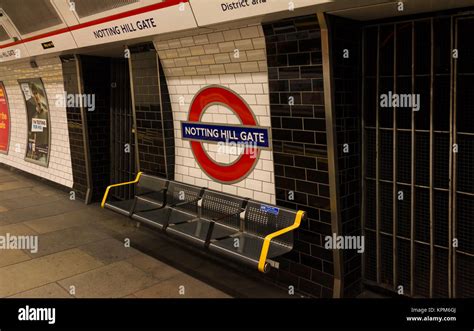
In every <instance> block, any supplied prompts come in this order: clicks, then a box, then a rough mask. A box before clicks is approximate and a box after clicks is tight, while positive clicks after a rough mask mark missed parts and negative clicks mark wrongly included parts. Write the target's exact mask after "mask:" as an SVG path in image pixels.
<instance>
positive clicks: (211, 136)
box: [181, 122, 270, 148]
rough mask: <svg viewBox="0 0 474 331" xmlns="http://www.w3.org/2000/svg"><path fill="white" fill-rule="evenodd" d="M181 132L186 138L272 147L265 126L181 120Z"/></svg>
mask: <svg viewBox="0 0 474 331" xmlns="http://www.w3.org/2000/svg"><path fill="white" fill-rule="evenodd" d="M181 133H182V137H183V139H185V140H195V141H207V142H217V143H219V142H233V143H241V144H249V145H253V146H255V147H259V148H270V137H269V128H265V127H255V126H253V127H250V126H241V125H217V124H211V123H196V122H181Z"/></svg>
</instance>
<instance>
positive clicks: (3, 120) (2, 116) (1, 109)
mask: <svg viewBox="0 0 474 331" xmlns="http://www.w3.org/2000/svg"><path fill="white" fill-rule="evenodd" d="M9 140H10V112H9V110H8V100H7V93H6V91H5V86H4V85H3V83H2V82H0V153H5V154H6V153H8V144H9Z"/></svg>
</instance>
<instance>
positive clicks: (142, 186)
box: [102, 174, 305, 272]
mask: <svg viewBox="0 0 474 331" xmlns="http://www.w3.org/2000/svg"><path fill="white" fill-rule="evenodd" d="M131 183H137V190H136V192H137V194H136V196H135V198H134V199H132V200H127V201H112V202H107V194H108V191H109V189H110V188H113V187H115V186H120V185H128V184H131ZM104 205H105V206H106V207H108V208H110V209H113V210H115V211H117V212H119V213H121V214H124V215H127V216H129V217H132V218H133V219H135V220H137V221H140V222H143V223H147V224H149V225H152V226H154V227H157V228H159V229H161V230H163V231H165V232H166V233H167V234H170V235H173V236H175V237H179V238H182V239H183V240H185V241H188V242H190V243H193V244H194V245H197V246H200V247H203V248H204V247H207V248H209V250H210V251H212V252H215V253H217V254H219V255H222V256H225V257H228V258H230V259H233V260H236V261H239V262H241V263H245V264H247V265H249V266H252V267H257V268H258V270H259V271H261V272H267V271H268V270H269V266H270V265H273V266H276V265H277V264H276V263H273V262H274V261H272V260H270V259H272V258H275V257H278V256H281V255H283V254H285V253H288V252H290V251H291V250H292V249H293V230H294V229H296V228H297V227H298V226H299V225H300V223H301V220H302V219H303V218H304V217H305V213H304V212H303V211H298V212H296V211H292V210H289V209H286V208H280V207H277V206H273V205H267V204H262V203H260V202H257V201H253V200H249V199H246V198H240V197H236V196H233V195H229V194H225V193H221V192H216V191H212V190H207V189H204V188H199V187H196V186H193V185H189V184H184V183H180V182H175V181H169V182H168V181H166V180H164V179H159V178H156V177H152V176H146V175H143V178H141V179H140V174H139V175H138V176H137V179H136V180H135V181H134V182H128V183H123V184H116V185H111V186H109V187H108V188H107V191H106V193H105V195H104V199H103V201H102V206H104Z"/></svg>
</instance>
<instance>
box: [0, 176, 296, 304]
mask: <svg viewBox="0 0 474 331" xmlns="http://www.w3.org/2000/svg"><path fill="white" fill-rule="evenodd" d="M0 236H3V237H4V238H6V237H7V236H38V251H37V252H35V253H33V252H31V250H14V249H0V297H1V298H5V297H13V298H233V297H243V298H245V297H251V298H283V297H289V295H288V293H287V291H285V290H284V289H280V288H278V287H276V286H274V285H273V284H270V283H268V282H265V281H262V280H259V279H258V278H257V277H256V278H254V277H248V276H247V275H246V274H245V273H246V272H247V273H248V270H242V272H240V271H239V270H237V269H235V268H229V267H228V266H226V265H224V264H222V263H219V262H218V261H214V260H210V259H208V258H206V256H202V255H200V254H196V253H195V252H193V250H192V248H190V247H184V246H182V245H179V244H177V243H175V242H172V241H170V240H169V239H168V238H167V237H166V236H164V235H162V234H159V233H156V231H153V230H151V229H148V228H146V227H143V226H140V227H137V226H136V223H135V222H132V221H130V220H128V219H127V218H126V217H123V216H121V215H118V214H115V213H113V212H111V211H109V210H104V209H101V208H100V207H99V205H98V204H91V205H85V204H84V203H83V202H82V201H71V200H70V199H69V194H68V192H66V191H63V190H60V189H58V188H55V187H53V186H51V185H49V184H46V183H44V182H43V181H41V180H38V179H36V178H32V177H30V176H26V175H24V174H23V173H21V172H17V171H14V170H11V169H7V168H4V167H0ZM126 238H128V239H129V240H130V246H131V247H125V245H124V242H125V239H126ZM291 297H293V298H294V297H295V296H294V295H293V296H291Z"/></svg>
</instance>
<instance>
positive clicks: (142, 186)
mask: <svg viewBox="0 0 474 331" xmlns="http://www.w3.org/2000/svg"><path fill="white" fill-rule="evenodd" d="M132 184H136V187H135V190H136V191H135V196H134V198H133V199H129V200H116V199H110V200H109V201H107V200H108V196H109V193H110V190H112V189H114V188H116V187H120V186H125V185H132ZM167 187H168V180H166V179H163V178H159V177H154V176H149V175H145V174H143V173H141V172H139V173H138V174H137V177H136V178H135V180H134V181H131V182H126V183H120V184H114V185H110V186H108V187H107V189H106V191H105V194H104V198H103V199H102V204H101V206H102V208H104V207H107V208H109V209H112V210H113V211H115V212H117V213H120V214H122V215H125V216H129V217H130V216H131V215H132V214H133V212H135V211H141V210H148V209H153V208H157V207H160V206H163V205H165V204H166V200H165V199H164V197H166V191H167Z"/></svg>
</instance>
